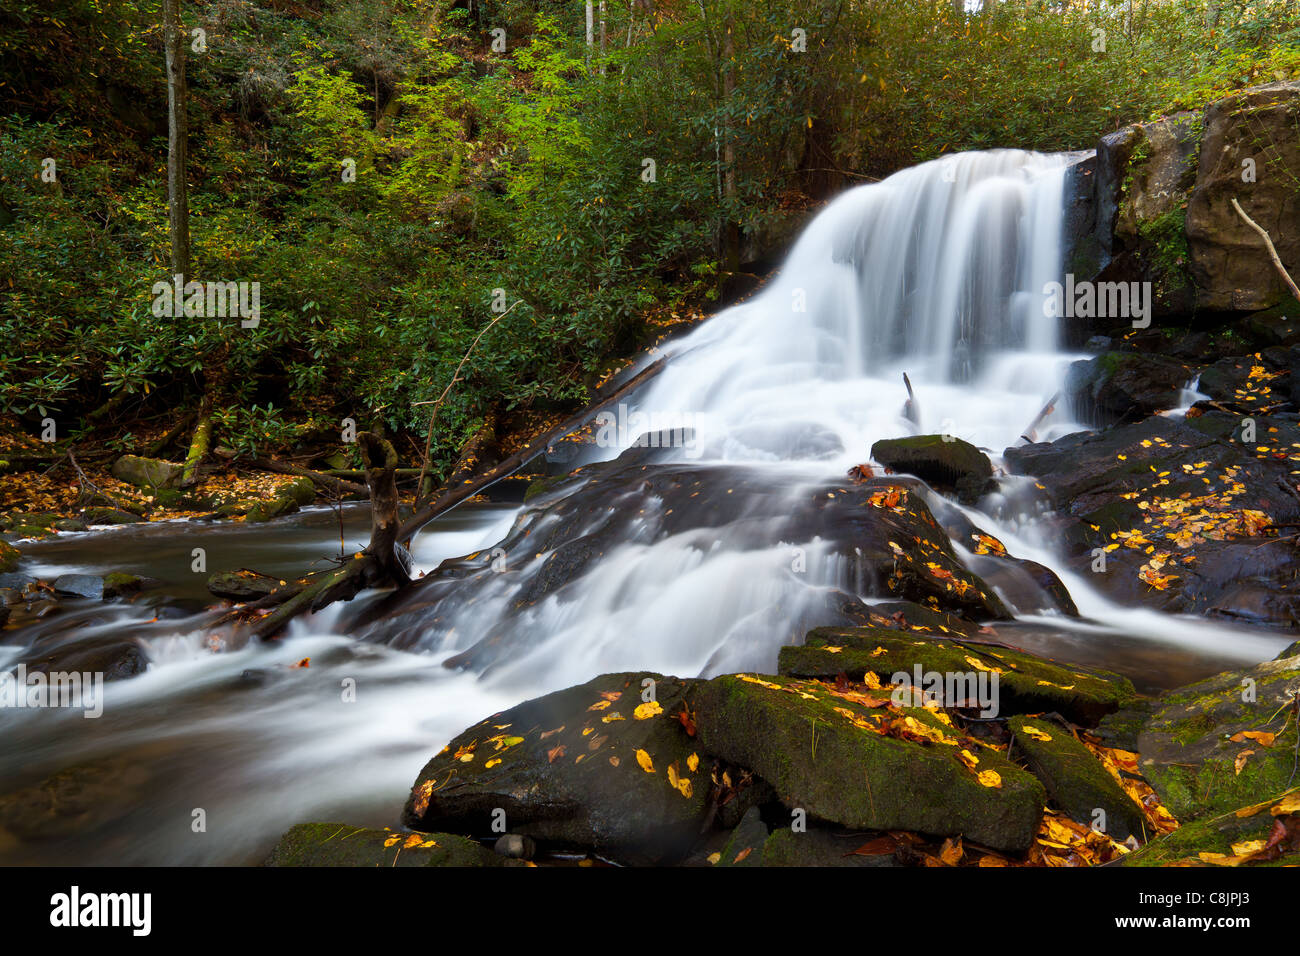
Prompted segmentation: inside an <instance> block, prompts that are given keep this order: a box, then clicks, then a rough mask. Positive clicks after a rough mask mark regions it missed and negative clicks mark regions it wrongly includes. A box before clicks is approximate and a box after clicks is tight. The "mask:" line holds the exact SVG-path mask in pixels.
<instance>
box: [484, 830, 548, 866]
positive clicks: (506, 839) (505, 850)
mask: <svg viewBox="0 0 1300 956" xmlns="http://www.w3.org/2000/svg"><path fill="white" fill-rule="evenodd" d="M492 850H493V852H495V853H497V854H499V855H501V856H505V857H509V858H510V859H512V860H531V859H532V858H533V857H534V856H536V855H537V842H536V841H535V840H534V839H533V838H532V837H527V836H524V835H523V834H520V833H506V834H504V835H503V836H502V837H501V838H500V839H499V840H497V842H496V843H494V844H493V845H492Z"/></svg>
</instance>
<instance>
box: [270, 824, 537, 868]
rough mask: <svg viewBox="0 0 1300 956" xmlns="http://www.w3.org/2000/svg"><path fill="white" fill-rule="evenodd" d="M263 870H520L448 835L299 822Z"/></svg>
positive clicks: (519, 862) (273, 851)
mask: <svg viewBox="0 0 1300 956" xmlns="http://www.w3.org/2000/svg"><path fill="white" fill-rule="evenodd" d="M262 865H263V866H370V867H373V866H382V867H394V866H522V865H523V863H522V861H517V860H507V859H505V858H504V857H501V856H498V855H497V854H495V853H493V852H492V851H491V850H488V849H486V848H485V847H483V846H481V845H480V844H478V843H475V842H474V841H473V840H467V839H466V838H465V837H462V836H456V835H455V834H452V833H403V832H394V831H392V830H370V829H366V828H364V827H355V826H351V825H349V824H346V823H299V824H297V825H296V826H294V827H291V828H290V829H289V831H288V832H287V833H285V835H284V836H282V837H281V838H280V842H279V843H277V844H276V845H275V848H274V849H272V850H271V855H270V856H268V857H267V858H266V862H265V863H263V864H262Z"/></svg>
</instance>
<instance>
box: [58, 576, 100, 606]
mask: <svg viewBox="0 0 1300 956" xmlns="http://www.w3.org/2000/svg"><path fill="white" fill-rule="evenodd" d="M54 590H55V591H57V592H58V593H59V594H63V595H67V596H70V597H82V598H92V599H93V600H96V601H98V600H100V599H101V598H103V596H104V579H103V578H101V577H99V576H98V575H95V574H60V575H59V576H58V577H57V578H55V579H54Z"/></svg>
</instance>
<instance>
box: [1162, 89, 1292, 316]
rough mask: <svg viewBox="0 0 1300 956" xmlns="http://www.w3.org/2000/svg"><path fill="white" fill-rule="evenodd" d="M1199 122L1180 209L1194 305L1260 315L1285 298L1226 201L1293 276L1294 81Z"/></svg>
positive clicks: (1231, 103) (1234, 99) (1214, 109)
mask: <svg viewBox="0 0 1300 956" xmlns="http://www.w3.org/2000/svg"><path fill="white" fill-rule="evenodd" d="M1204 123H1205V132H1204V135H1203V136H1202V138H1201V151H1200V168H1199V170H1198V172H1197V175H1196V185H1195V188H1194V189H1193V190H1192V193H1191V196H1190V198H1189V200H1188V202H1187V239H1188V249H1189V251H1190V254H1191V273H1192V277H1193V279H1194V280H1195V283H1196V287H1197V304H1198V305H1199V306H1200V307H1201V308H1205V309H1215V310H1229V309H1231V310H1237V311H1242V310H1255V309H1264V308H1267V307H1268V306H1271V305H1273V304H1275V303H1277V302H1278V301H1279V300H1281V299H1283V298H1285V297H1286V296H1287V295H1288V293H1287V289H1286V287H1285V285H1284V284H1283V282H1282V278H1281V276H1279V275H1277V273H1276V272H1275V271H1274V270H1273V268H1272V267H1271V266H1269V265H1268V263H1267V261H1266V260H1267V253H1266V252H1265V250H1264V248H1263V244H1262V243H1261V242H1260V239H1259V236H1258V235H1257V234H1256V233H1255V232H1254V230H1252V229H1251V228H1250V227H1249V226H1247V225H1246V223H1245V222H1243V221H1242V219H1241V217H1240V216H1239V215H1237V212H1236V210H1234V209H1233V208H1232V200H1233V198H1234V197H1235V198H1236V199H1237V201H1238V202H1239V203H1240V204H1241V207H1242V208H1243V209H1244V210H1245V211H1246V214H1247V215H1248V216H1250V217H1251V218H1252V219H1254V220H1255V222H1257V223H1259V225H1261V226H1262V227H1263V228H1264V229H1265V230H1266V231H1267V232H1268V234H1269V236H1270V238H1272V240H1273V245H1274V246H1276V248H1277V252H1278V256H1279V257H1280V258H1281V260H1282V262H1283V264H1284V265H1286V266H1287V268H1288V270H1289V271H1290V272H1291V275H1292V276H1293V277H1294V276H1295V275H1297V274H1298V273H1300V188H1298V187H1297V181H1296V175H1297V171H1300V137H1298V136H1297V135H1296V130H1297V128H1298V127H1300V81H1296V80H1293V81H1291V82H1288V83H1274V84H1272V85H1270V86H1263V87H1257V88H1255V89H1250V90H1245V91H1243V92H1241V93H1239V94H1237V95H1235V96H1229V97H1227V98H1225V99H1221V100H1216V101H1215V102H1213V103H1211V104H1210V105H1209V106H1208V107H1207V108H1206V110H1205V118H1204ZM1261 263H1263V268H1261Z"/></svg>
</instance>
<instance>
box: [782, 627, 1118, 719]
mask: <svg viewBox="0 0 1300 956" xmlns="http://www.w3.org/2000/svg"><path fill="white" fill-rule="evenodd" d="M918 667H919V668H920V673H921V674H922V675H923V676H924V675H926V674H937V675H940V676H941V677H943V679H944V691H946V690H947V684H948V680H949V678H948V675H953V677H952V689H953V691H954V694H955V698H954V699H953V700H945V701H944V704H945V705H946V706H969V707H972V708H977V709H978V708H979V707H980V705H979V704H977V703H976V700H977V698H978V697H979V688H980V687H981V681H983V684H982V686H983V688H984V691H985V695H986V697H989V696H991V697H992V702H993V706H992V707H991V708H989V709H992V710H994V711H995V713H992V714H986V715H985V716H1002V717H1005V716H1007V715H1009V714H1017V713H1040V712H1044V711H1055V712H1056V713H1059V714H1061V715H1062V716H1064V717H1067V718H1068V719H1070V720H1072V721H1074V722H1075V723H1078V724H1083V725H1089V726H1090V725H1092V724H1095V723H1097V722H1098V721H1099V720H1101V718H1102V717H1103V716H1105V715H1106V714H1108V713H1111V712H1113V711H1116V710H1118V709H1119V708H1120V707H1121V706H1123V705H1125V704H1126V703H1128V702H1129V701H1131V700H1132V699H1133V698H1134V697H1136V692H1135V691H1134V689H1133V685H1132V683H1130V682H1129V680H1128V679H1127V678H1124V677H1120V676H1119V675H1118V674H1110V673H1107V672H1106V671H1100V670H1096V669H1094V668H1084V667H1080V666H1078V665H1073V664H1072V665H1068V666H1066V665H1061V664H1055V663H1052V662H1050V661H1046V660H1043V659H1042V658H1038V657H1035V656H1033V655H1032V654H1026V653H1025V652H1024V651H1017V650H1013V649H1011V648H1007V647H1002V646H994V645H990V644H977V643H972V642H965V643H958V642H957V641H955V640H953V639H952V638H947V639H939V638H935V637H934V636H932V635H926V634H921V633H916V634H908V633H907V632H899V631H892V630H887V629H884V628H877V627H857V628H832V627H822V628H816V629H815V630H813V631H810V632H809V633H808V635H807V637H806V638H805V642H804V643H803V644H802V645H799V646H796V647H783V648H781V651H780V656H779V665H778V669H779V670H780V673H781V674H782V675H787V676H791V677H814V678H834V677H835V676H837V675H838V674H844V675H845V676H846V677H848V679H849V680H852V681H861V680H862V679H863V677H864V675H865V674H867V673H871V674H874V675H876V677H877V678H879V680H880V682H881V683H882V684H889V683H892V682H893V680H892V679H893V677H894V676H895V675H897V674H906V675H907V676H908V679H909V681H910V682H911V683H912V684H916V683H917V681H916V674H917V668H918ZM995 674H996V676H997V687H996V693H995V694H991V693H990V692H992V691H993V684H992V678H993V676H994V675H995ZM981 675H984V676H983V677H981ZM900 680H901V679H900ZM920 689H922V690H925V689H926V688H925V687H924V685H923V684H922V686H921V688H920ZM882 693H884V692H883V691H882ZM941 696H942V692H941ZM967 702H969V703H967Z"/></svg>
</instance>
